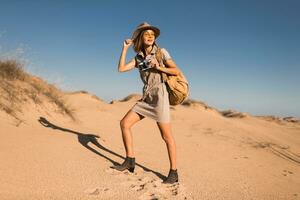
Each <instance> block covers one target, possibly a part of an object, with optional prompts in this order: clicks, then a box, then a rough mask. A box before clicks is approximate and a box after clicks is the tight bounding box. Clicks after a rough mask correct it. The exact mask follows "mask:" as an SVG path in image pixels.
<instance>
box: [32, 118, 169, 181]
mask: <svg viewBox="0 0 300 200" xmlns="http://www.w3.org/2000/svg"><path fill="white" fill-rule="evenodd" d="M38 121H39V122H40V124H41V125H43V126H44V127H47V128H52V129H57V130H60V131H65V132H69V133H73V134H76V135H77V137H78V142H79V143H80V144H81V145H82V146H84V147H85V148H87V149H88V150H90V151H92V152H93V153H95V154H97V155H99V156H101V157H103V158H105V159H106V160H108V161H110V162H111V163H112V164H113V165H118V164H120V163H117V162H115V161H114V160H112V159H111V158H109V157H107V156H105V155H103V154H101V153H99V152H98V151H97V150H96V149H94V148H92V147H90V146H89V145H88V143H89V142H91V143H93V144H94V145H95V146H97V147H98V148H99V149H101V150H104V151H106V152H108V153H110V154H112V155H115V156H118V157H119V158H123V159H125V158H124V157H123V156H121V155H119V154H117V153H115V152H114V151H112V150H110V149H108V148H106V147H104V146H102V145H101V144H100V143H99V142H98V140H97V138H100V137H99V136H98V135H94V134H85V133H80V132H77V131H73V130H70V129H66V128H62V127H60V126H57V125H55V124H52V123H51V122H49V121H48V120H47V119H46V118H44V117H40V118H39V119H38ZM136 166H139V167H141V168H142V169H143V170H144V171H147V172H152V173H153V174H155V175H156V176H158V177H159V178H160V179H162V180H164V179H165V178H166V176H164V175H162V174H161V173H159V172H156V171H154V170H152V169H149V168H148V167H145V166H143V165H140V164H138V163H136Z"/></svg>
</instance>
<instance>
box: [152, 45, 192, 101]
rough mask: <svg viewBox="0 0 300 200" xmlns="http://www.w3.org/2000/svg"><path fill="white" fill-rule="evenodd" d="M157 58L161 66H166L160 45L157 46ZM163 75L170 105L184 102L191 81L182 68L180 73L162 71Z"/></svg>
mask: <svg viewBox="0 0 300 200" xmlns="http://www.w3.org/2000/svg"><path fill="white" fill-rule="evenodd" d="M156 59H157V61H158V63H159V64H160V66H161V67H165V65H164V63H163V60H162V52H161V48H160V47H158V48H157V51H156ZM161 75H162V78H163V81H164V82H165V83H166V86H167V90H168V93H169V103H170V105H179V104H181V103H183V101H184V100H186V99H187V97H188V96H189V83H188V81H187V79H186V78H185V76H184V75H183V73H182V72H181V70H180V73H179V75H170V74H167V73H164V72H161Z"/></svg>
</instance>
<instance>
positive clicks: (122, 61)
mask: <svg viewBox="0 0 300 200" xmlns="http://www.w3.org/2000/svg"><path fill="white" fill-rule="evenodd" d="M131 44H132V40H131V39H126V40H125V41H124V42H123V49H122V53H121V56H120V60H119V66H118V71H119V72H126V71H129V70H131V69H133V68H134V67H135V59H134V58H133V59H132V60H131V61H129V62H128V63H127V64H126V63H125V61H126V54H127V50H128V47H129V46H130V45H131Z"/></svg>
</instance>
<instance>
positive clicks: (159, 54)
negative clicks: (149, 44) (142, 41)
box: [155, 45, 168, 82]
mask: <svg viewBox="0 0 300 200" xmlns="http://www.w3.org/2000/svg"><path fill="white" fill-rule="evenodd" d="M156 46H157V50H156V54H155V57H156V59H157V61H158V63H159V66H160V67H165V65H164V63H163V58H162V52H161V48H160V47H159V46H158V45H156ZM160 74H161V76H162V81H163V82H167V81H168V75H167V74H166V73H164V72H160Z"/></svg>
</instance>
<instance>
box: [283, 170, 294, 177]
mask: <svg viewBox="0 0 300 200" xmlns="http://www.w3.org/2000/svg"><path fill="white" fill-rule="evenodd" d="M282 171H283V174H282V175H283V176H289V175H291V174H294V173H293V172H291V171H288V170H282Z"/></svg>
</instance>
